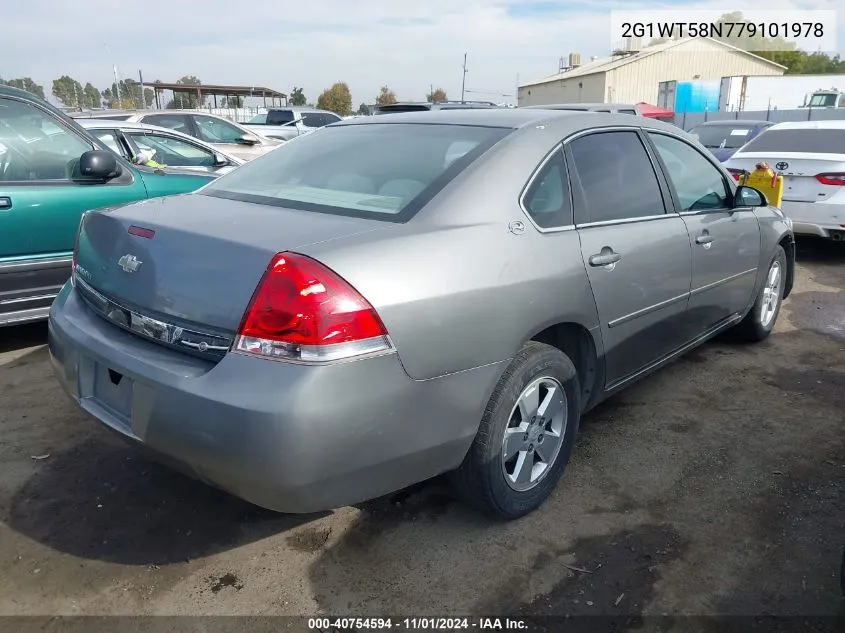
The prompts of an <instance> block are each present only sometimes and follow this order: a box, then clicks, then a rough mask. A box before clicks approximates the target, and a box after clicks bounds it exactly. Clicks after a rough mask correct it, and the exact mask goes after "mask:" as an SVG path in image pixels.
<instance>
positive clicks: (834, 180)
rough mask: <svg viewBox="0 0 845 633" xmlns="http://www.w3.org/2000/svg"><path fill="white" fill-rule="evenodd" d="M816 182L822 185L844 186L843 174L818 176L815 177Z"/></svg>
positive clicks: (844, 177)
mask: <svg viewBox="0 0 845 633" xmlns="http://www.w3.org/2000/svg"><path fill="white" fill-rule="evenodd" d="M816 180H818V181H819V182H820V183H822V184H823V185H839V186H840V187H841V186H843V185H845V174H842V173H836V174H819V175H818V176H816Z"/></svg>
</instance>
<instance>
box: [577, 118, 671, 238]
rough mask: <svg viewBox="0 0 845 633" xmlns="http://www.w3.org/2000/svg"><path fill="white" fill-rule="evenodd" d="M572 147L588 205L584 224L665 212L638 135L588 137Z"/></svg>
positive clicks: (652, 170) (610, 134)
mask: <svg viewBox="0 0 845 633" xmlns="http://www.w3.org/2000/svg"><path fill="white" fill-rule="evenodd" d="M569 148H570V150H571V152H572V157H573V169H572V171H573V172H574V174H575V175H577V178H578V182H579V183H580V186H581V190H582V192H583V195H584V201H585V203H586V209H585V210H586V212H587V219H584V220H583V222H603V221H608V220H623V219H632V218H640V217H645V216H649V215H657V214H661V213H665V209H664V206H663V197H662V196H661V194H660V185H659V184H658V181H657V176H656V175H655V173H654V168H653V167H652V165H651V161H650V160H649V157H648V154H647V153H646V149H645V147H644V146H643V144H642V141H640V138H639V136H638V135H637V133H636V132H602V133H597V134H589V135H587V136H582V137H580V138H577V139H575V140H574V141H572V142H571V143H569Z"/></svg>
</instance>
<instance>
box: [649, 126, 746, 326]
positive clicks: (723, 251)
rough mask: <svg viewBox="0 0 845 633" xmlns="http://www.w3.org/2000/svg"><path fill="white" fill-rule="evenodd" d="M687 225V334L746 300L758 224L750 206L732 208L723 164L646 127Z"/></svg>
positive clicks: (713, 323)
mask: <svg viewBox="0 0 845 633" xmlns="http://www.w3.org/2000/svg"><path fill="white" fill-rule="evenodd" d="M648 137H649V138H650V139H651V142H652V143H654V147H655V148H656V150H657V155H658V156H659V157H660V162H661V163H662V165H663V169H664V170H665V172H666V175H667V177H668V180H669V182H670V183H671V186H672V195H673V197H674V199H675V205H676V208H677V210H678V211H679V212H680V214H681V217H682V218H683V220H684V222H685V223H686V225H687V229H688V230H689V235H690V246H691V248H692V287H691V289H690V301H689V324H690V326H691V327H692V328H694V329H693V330H691V332H690V335H691V336H695V335H700V334H702V333H704V332H705V331H707V330H708V329H710V328H711V327H714V326H717V325H719V324H720V323H721V322H723V321H724V320H725V319H727V318H729V317H730V316H732V315H734V314H737V313H739V312H742V311H743V310H744V309H745V308H746V306H747V305H748V303H749V301H750V299H751V296H752V294H753V292H754V286H755V284H756V281H757V267H758V265H759V260H760V226H759V224H758V223H757V216H756V215H755V214H754V209H753V208H751V207H738V208H733V191H732V189H731V188H730V186H729V185H728V180H727V177H726V176H725V174H724V173H723V172H722V170H721V169H720V168H719V167H717V166H716V165H715V164H714V163H713V161H712V160H710V158H708V157H707V156H705V155H704V154H703V153H702V152H700V151H699V150H698V149H696V148H695V147H694V146H693V145H692V144H690V143H688V142H686V141H684V140H681V139H679V138H677V137H675V136H672V135H669V134H664V133H661V132H654V131H652V132H649V133H648Z"/></svg>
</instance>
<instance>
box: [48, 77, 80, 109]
mask: <svg viewBox="0 0 845 633" xmlns="http://www.w3.org/2000/svg"><path fill="white" fill-rule="evenodd" d="M84 93H85V89H84V88H83V87H82V84H81V83H79V82H78V81H77V80H76V79H74V78H73V77H70V76H69V75H62V76H61V77H59V78H58V79H54V80H53V96H54V97H56V99H58V100H59V101H61V102H62V103H63V104H64V105H66V106H68V107H71V108H82V107H83V97H84Z"/></svg>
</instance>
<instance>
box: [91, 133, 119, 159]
mask: <svg viewBox="0 0 845 633" xmlns="http://www.w3.org/2000/svg"><path fill="white" fill-rule="evenodd" d="M90 131H91V134H93V135H94V136H96V137H97V138H98V139H100V140H101V141H102V142H103V143H104V144H105V145H106V147H108V148H109V149H110V150H111V151H113V152H114V153H116V154H120V155H121V156H124V157H126V156H125V154H126V152H125V151H124V150H123V148H122V147H121V146H120V141H118V140H117V133H116V132H115V131H114V130H90Z"/></svg>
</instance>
